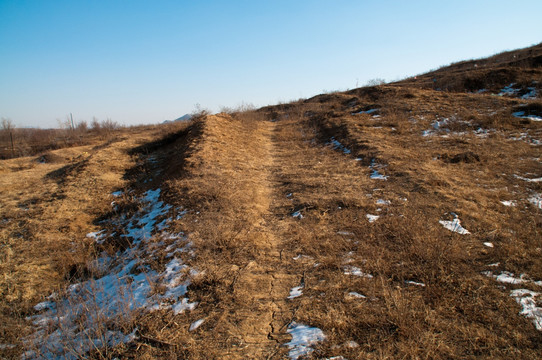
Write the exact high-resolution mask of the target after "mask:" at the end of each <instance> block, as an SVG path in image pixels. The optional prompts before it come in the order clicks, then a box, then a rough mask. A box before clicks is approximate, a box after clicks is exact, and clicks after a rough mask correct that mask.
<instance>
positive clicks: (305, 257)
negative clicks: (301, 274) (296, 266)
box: [292, 254, 312, 260]
mask: <svg viewBox="0 0 542 360" xmlns="http://www.w3.org/2000/svg"><path fill="white" fill-rule="evenodd" d="M292 259H294V260H304V259H305V260H312V256H308V255H302V254H299V255H297V256H296V257H293V258H292Z"/></svg>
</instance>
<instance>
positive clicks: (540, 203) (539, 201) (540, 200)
mask: <svg viewBox="0 0 542 360" xmlns="http://www.w3.org/2000/svg"><path fill="white" fill-rule="evenodd" d="M529 202H530V203H531V204H533V205H534V206H536V207H537V208H539V209H542V195H540V194H534V195H533V196H531V197H530V198H529Z"/></svg>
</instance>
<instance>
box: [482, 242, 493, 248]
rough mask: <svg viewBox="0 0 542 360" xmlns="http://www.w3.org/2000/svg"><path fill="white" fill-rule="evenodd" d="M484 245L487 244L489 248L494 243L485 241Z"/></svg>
mask: <svg viewBox="0 0 542 360" xmlns="http://www.w3.org/2000/svg"><path fill="white" fill-rule="evenodd" d="M484 246H487V247H489V248H492V247H494V245H493V243H491V242H485V243H484Z"/></svg>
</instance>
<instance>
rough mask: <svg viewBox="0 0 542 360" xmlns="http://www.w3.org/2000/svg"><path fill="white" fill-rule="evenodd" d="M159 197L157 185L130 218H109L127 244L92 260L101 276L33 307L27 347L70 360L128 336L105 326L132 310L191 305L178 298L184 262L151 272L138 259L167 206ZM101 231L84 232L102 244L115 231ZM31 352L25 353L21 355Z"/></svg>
mask: <svg viewBox="0 0 542 360" xmlns="http://www.w3.org/2000/svg"><path fill="white" fill-rule="evenodd" d="M159 195H160V189H157V190H149V191H147V192H146V193H145V195H144V197H143V198H142V199H140V202H141V206H140V210H139V211H138V212H136V213H135V214H133V215H132V216H131V217H130V218H128V217H127V216H126V215H121V216H119V218H117V219H112V220H111V224H112V225H114V226H115V227H118V228H122V229H123V230H124V232H125V234H124V235H122V236H124V237H126V238H129V239H130V245H131V246H130V247H129V248H128V249H126V250H124V251H119V252H117V253H116V254H114V255H112V256H107V255H105V253H104V255H102V256H101V257H100V258H98V259H97V260H96V261H95V262H94V263H93V266H94V267H96V268H97V270H98V271H97V273H98V274H105V275H103V276H101V277H100V276H98V277H96V278H93V279H90V280H85V281H82V282H79V283H76V284H73V285H71V286H70V287H69V288H68V289H67V291H66V293H65V294H64V295H63V296H59V295H57V294H53V295H51V296H50V297H49V299H48V301H45V302H42V303H39V304H37V305H36V306H35V307H34V309H35V310H36V311H40V312H41V313H39V314H36V315H34V316H31V317H30V318H29V320H31V321H32V322H33V324H34V325H35V327H36V331H35V333H34V334H31V335H30V336H28V337H26V338H25V339H24V342H25V343H26V345H27V346H28V347H30V348H36V349H37V351H38V352H39V353H40V355H42V356H43V357H45V358H55V359H56V358H67V359H76V358H78V356H79V355H84V354H85V353H86V352H88V351H89V350H91V349H94V348H101V347H103V346H116V345H118V344H120V343H123V342H129V341H131V340H133V339H134V337H135V330H134V332H132V333H131V334H128V335H125V334H123V333H122V332H120V331H117V330H115V331H112V330H110V328H108V326H110V325H108V324H111V323H113V324H114V323H115V322H118V321H121V322H122V321H123V319H125V318H126V317H129V316H130V314H131V313H132V312H133V311H136V310H139V309H146V310H148V311H153V310H158V309H167V308H170V309H172V310H173V312H174V313H179V312H181V311H184V310H186V309H193V308H194V307H195V306H196V303H190V302H189V301H188V299H187V298H185V297H184V296H185V294H186V291H187V287H188V285H189V283H190V281H189V280H188V279H187V278H186V273H187V270H188V269H187V266H186V265H183V264H181V262H180V260H179V259H176V258H174V259H172V260H170V262H169V263H168V264H166V266H165V269H164V271H162V272H157V271H155V270H152V269H151V268H150V267H149V266H148V265H146V264H145V262H144V261H143V260H142V259H144V258H145V256H148V249H149V243H148V241H149V239H150V238H151V237H152V236H153V233H154V232H155V231H156V225H155V224H156V222H157V220H158V217H160V216H163V215H165V214H166V213H167V211H168V210H169V209H170V208H171V206H169V205H166V204H163V203H162V202H161V201H159V200H158V199H159ZM104 232H105V231H104V230H102V231H100V232H97V233H90V234H88V235H87V236H89V237H94V238H96V239H99V241H101V242H104V241H107V240H108V239H111V237H112V236H114V235H115V233H112V234H106V233H104ZM178 240H184V239H178ZM160 244H162V245H163V246H164V247H165V244H164V242H158V243H156V246H160ZM153 245H155V244H153ZM156 285H163V286H164V287H165V289H166V291H165V293H163V294H160V293H156V292H155V291H154V289H155V288H156ZM67 349H72V350H73V351H72V352H68V350H67ZM35 356H37V354H36V353H34V352H32V351H29V352H27V353H25V355H24V356H23V358H33V357H35Z"/></svg>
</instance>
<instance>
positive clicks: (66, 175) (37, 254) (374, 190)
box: [0, 45, 542, 359]
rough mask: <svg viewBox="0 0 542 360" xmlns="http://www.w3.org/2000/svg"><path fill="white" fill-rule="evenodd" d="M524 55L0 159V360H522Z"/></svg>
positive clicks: (533, 135) (528, 114)
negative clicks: (42, 159) (43, 154)
mask: <svg viewBox="0 0 542 360" xmlns="http://www.w3.org/2000/svg"><path fill="white" fill-rule="evenodd" d="M514 56H515V57H514ZM539 56H540V45H538V46H536V47H533V48H532V49H526V50H520V51H518V52H515V53H506V54H502V55H497V56H495V57H493V58H490V59H487V60H477V61H475V62H471V63H459V64H455V65H452V66H451V67H449V68H444V69H439V70H438V71H436V72H434V73H430V74H426V75H421V76H418V77H417V79H409V80H405V81H403V82H399V83H394V84H388V85H382V86H376V87H368V88H360V89H355V90H351V91H348V92H343V93H333V94H323V95H319V96H316V97H313V98H311V99H308V100H304V101H298V102H293V103H289V104H281V105H277V106H269V107H265V108H262V109H259V110H257V111H247V112H241V113H233V114H218V115H210V116H206V117H198V118H195V119H193V120H192V121H191V122H189V123H174V124H170V125H168V126H169V127H167V128H164V129H165V130H163V132H160V131H159V130H157V129H155V130H154V132H133V133H132V134H126V136H124V137H122V138H119V139H117V140H118V141H115V142H107V143H103V144H96V146H86V147H75V148H71V149H68V150H55V151H52V152H51V153H50V154H49V155H50V156H48V157H47V158H50V159H56V160H55V162H48V163H47V162H46V163H38V162H36V159H35V158H22V159H12V160H5V161H3V162H2V163H1V166H2V167H1V171H2V174H3V175H4V176H3V178H2V179H3V182H4V183H3V186H2V192H0V196H1V200H2V204H3V206H2V209H1V211H2V213H1V216H2V219H3V220H2V222H3V228H2V233H1V234H2V240H3V247H2V260H3V261H2V264H1V265H0V266H1V269H2V273H3V274H4V276H3V278H2V279H0V286H1V289H2V290H1V291H2V295H3V301H2V303H1V305H2V307H1V309H2V315H1V316H2V321H0V323H2V325H0V326H1V327H0V331H1V334H2V338H3V339H4V340H2V341H3V342H4V343H2V347H0V354H1V355H2V356H4V357H10V356H11V357H19V356H20V355H21V354H22V353H23V352H25V353H24V354H25V355H24V356H26V357H28V358H32V357H40V356H43V357H46V358H62V357H68V358H78V357H83V356H85V357H90V358H111V359H112V358H115V357H119V358H173V357H176V358H190V359H213V358H226V359H245V358H257V359H282V358H286V357H289V358H293V359H297V358H301V357H302V356H307V357H309V358H327V359H332V358H335V359H341V358H346V359H367V358H369V359H373V358H437V359H445V358H446V359H448V358H510V357H513V358H521V359H533V358H538V357H539V355H540V353H541V352H542V345H541V344H542V333H541V330H542V317H541V312H542V309H541V304H540V296H541V295H540V293H541V292H542V282H541V280H542V262H541V261H540V252H541V249H542V236H541V226H542V214H541V208H542V188H541V183H542V167H541V158H540V146H541V141H542V121H541V120H542V118H541V116H542V114H541V109H542V104H541V102H540V88H539V87H538V86H539V83H540V81H542V79H540V62H539V60H537V59H538V57H539ZM512 59H517V60H512ZM473 64H478V67H477V68H475V69H474V70H473V68H472V65H473ZM480 67H484V69H485V70H480V69H479V68H480ZM503 71H504V72H503ZM501 72H503V73H510V74H512V73H513V74H514V78H513V80H510V79H509V78H501V77H499V76H498V75H495V79H496V80H494V79H493V78H492V77H491V76H490V75H489V74H500V73H501ZM434 78H436V79H437V81H436V83H437V84H449V86H448V87H445V86H442V85H439V87H438V89H440V90H437V87H436V86H433V85H434V83H435V82H433V81H432V79H434ZM473 78H476V79H478V80H477V81H480V82H479V83H476V86H475V87H474V88H467V87H466V86H465V83H466V82H465V81H466V80H465V79H473ZM427 79H429V80H427ZM520 79H521V80H520ZM452 80H454V81H455V82H453V81H452ZM456 80H457V81H456ZM509 81H511V82H517V84H516V85H511V86H510V82H509ZM457 84H460V85H457ZM461 84H462V85H461ZM518 84H519V85H518ZM479 87H480V88H479ZM482 88H485V89H487V90H486V91H483V92H478V91H477V90H481V89H482ZM529 88H533V89H534V90H533V89H529ZM442 89H448V90H449V91H442ZM466 90H468V91H466ZM475 90H476V91H475ZM526 91H527V92H526ZM527 94H528V95H529V96H525V95H527ZM164 132H166V133H164ZM128 135H129V136H128ZM111 159H114V160H111ZM29 183H31V184H33V185H32V188H31V189H28V184H29ZM44 249H46V250H47V251H43V250H44Z"/></svg>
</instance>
